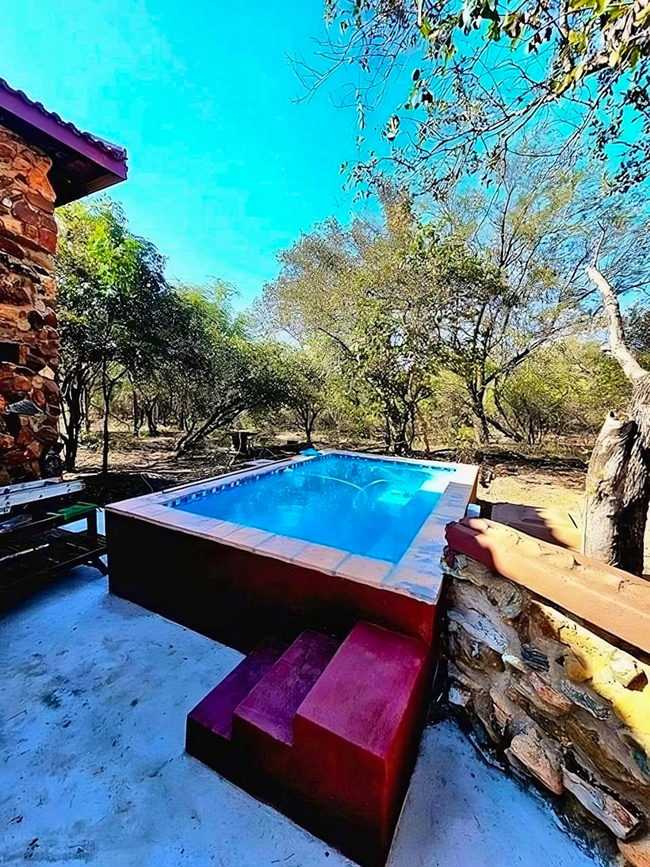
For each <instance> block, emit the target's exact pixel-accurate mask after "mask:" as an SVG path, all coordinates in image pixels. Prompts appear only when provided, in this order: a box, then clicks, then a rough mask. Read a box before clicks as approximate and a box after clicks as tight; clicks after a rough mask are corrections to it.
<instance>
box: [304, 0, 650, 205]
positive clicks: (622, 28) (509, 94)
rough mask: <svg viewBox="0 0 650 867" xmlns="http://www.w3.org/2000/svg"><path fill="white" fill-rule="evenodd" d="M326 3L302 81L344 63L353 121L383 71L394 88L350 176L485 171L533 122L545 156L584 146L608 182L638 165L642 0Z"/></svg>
mask: <svg viewBox="0 0 650 867" xmlns="http://www.w3.org/2000/svg"><path fill="white" fill-rule="evenodd" d="M325 9H326V18H327V21H328V22H329V24H330V25H331V29H330V34H331V35H330V38H329V40H328V41H327V42H326V43H324V44H321V46H320V50H319V52H318V53H319V56H320V57H321V58H324V59H325V62H326V67H325V69H324V70H316V69H313V68H310V67H309V66H308V65H307V64H305V63H304V61H301V62H299V63H296V67H297V69H298V71H299V74H300V75H301V77H302V78H303V80H304V81H305V83H306V84H307V86H308V87H309V88H312V87H317V86H320V85H321V84H323V83H324V82H325V81H328V80H331V79H332V76H333V75H334V74H335V73H338V72H341V73H342V74H344V75H345V74H346V73H347V72H348V71H349V70H350V69H351V68H353V69H354V77H351V78H350V79H349V80H347V79H346V80H345V82H344V83H343V85H342V90H343V95H342V101H343V102H344V103H345V104H351V105H354V106H355V107H356V108H357V111H358V113H359V115H360V117H361V119H362V122H363V121H364V119H365V117H366V115H368V114H369V113H370V112H371V111H372V110H373V109H374V108H375V106H376V105H377V103H379V102H381V100H382V98H383V97H384V96H385V94H386V93H387V92H393V91H394V88H391V87H389V84H390V82H391V81H394V82H396V85H395V86H400V85H401V86H402V87H403V88H404V91H405V92H404V97H403V98H402V100H401V105H400V106H399V108H397V110H396V111H392V110H391V116H390V119H389V120H388V122H387V124H386V126H385V128H384V138H385V140H386V141H387V143H388V144H389V146H390V149H389V150H388V151H387V152H385V153H380V154H377V153H376V152H374V151H370V153H369V154H368V157H367V159H365V160H363V161H362V162H360V163H358V164H356V165H355V166H354V168H353V170H352V179H353V180H354V181H367V180H372V178H373V176H374V175H375V173H376V172H377V171H378V170H379V171H381V170H382V168H383V166H384V165H387V164H389V165H391V167H392V168H393V169H395V170H396V171H398V172H399V173H400V175H401V180H402V182H405V183H407V184H408V185H409V186H414V187H417V188H418V189H423V190H425V191H427V192H431V191H438V192H439V191H441V190H444V189H447V188H449V187H450V186H453V185H454V184H455V183H456V181H457V180H458V178H459V177H460V176H461V175H462V174H463V173H465V172H467V171H469V172H475V171H481V172H485V171H487V172H489V171H490V170H491V169H492V168H493V167H494V166H495V164H497V163H498V161H499V160H500V159H501V158H502V157H503V155H504V154H505V153H507V152H508V151H512V150H516V149H517V146H518V144H519V143H520V136H521V133H522V131H524V132H525V131H530V130H531V128H533V127H537V128H538V129H539V127H540V126H544V127H545V128H546V130H547V135H546V141H545V143H544V146H543V147H542V148H541V152H545V153H547V154H548V155H549V156H552V157H554V158H558V157H562V156H563V155H564V154H565V153H566V152H567V150H568V149H571V148H578V149H584V150H587V149H588V150H595V151H596V152H597V153H598V154H599V155H600V156H602V157H605V156H607V158H608V160H609V161H610V163H615V168H614V171H613V172H612V174H613V175H614V176H615V181H616V183H617V185H618V186H619V188H628V187H629V186H630V185H632V184H634V183H636V182H638V181H639V180H640V179H642V178H644V177H645V176H646V175H647V171H648V169H647V166H648V156H649V154H650V135H649V133H650V98H649V93H648V72H649V55H650V6H649V5H648V3H647V0H622V2H614V0H558V2H557V3H553V4H549V3H547V2H545V0H524V2H508V0H506V2H504V3H499V4H497V3H496V2H493V0H486V2H481V3H471V2H465V3H463V2H460V0H389V2H384V0H326V3H325ZM336 25H338V30H339V33H336V32H335V31H334V27H335V26H336ZM406 64H409V65H410V66H411V70H412V75H411V76H409V78H410V82H409V85H408V86H407V85H406V82H405V75H404V67H405V65H406ZM406 91H408V93H406ZM537 152H538V153H539V152H540V150H539V149H538V151H537Z"/></svg>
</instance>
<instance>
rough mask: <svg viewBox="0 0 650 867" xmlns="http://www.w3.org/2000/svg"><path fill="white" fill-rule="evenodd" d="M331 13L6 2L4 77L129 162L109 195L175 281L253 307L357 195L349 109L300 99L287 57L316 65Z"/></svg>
mask: <svg viewBox="0 0 650 867" xmlns="http://www.w3.org/2000/svg"><path fill="white" fill-rule="evenodd" d="M322 15H323V3H322V0H306V2H304V3H296V2H295V0H273V2H268V0H247V2H245V3H226V2H223V0H221V2H219V0H211V2H210V0H186V2H179V0H146V2H145V0H130V2H128V3H124V2H123V0H65V2H62V3H53V2H52V0H27V2H25V0H5V2H4V3H3V9H2V23H1V24H0V28H1V30H2V46H3V52H2V54H3V58H2V68H1V69H0V75H2V76H3V77H4V78H6V79H7V81H8V82H9V83H10V84H11V85H12V86H13V87H18V88H21V89H23V90H25V91H26V92H27V94H28V95H29V96H30V97H32V98H33V99H38V100H40V101H41V102H43V103H44V104H45V106H46V107H47V108H49V109H51V110H53V111H57V112H58V113H59V114H61V115H62V116H63V117H64V118H65V119H66V120H71V121H73V122H74V123H76V124H77V125H78V126H80V127H81V128H83V129H87V130H89V131H90V132H93V133H96V134H97V135H101V136H103V137H104V138H108V139H110V140H112V141H115V142H117V143H119V144H121V145H123V146H125V147H126V148H127V149H128V152H129V167H130V168H129V180H128V181H127V182H126V183H125V184H122V185H121V186H119V187H115V188H114V189H113V191H112V195H113V196H114V197H115V198H116V199H118V200H120V201H121V202H122V203H123V204H124V207H125V210H126V213H127V216H128V218H129V221H130V223H131V226H132V228H133V230H134V231H136V232H138V233H139V234H142V235H145V236H146V237H148V238H150V239H151V240H153V241H154V243H156V244H157V245H158V247H159V249H160V250H161V252H162V253H164V254H165V255H166V256H167V257H168V274H169V276H170V277H171V278H175V279H179V280H184V281H190V282H198V283H202V282H205V281H207V280H209V279H210V278H211V277H221V278H224V279H226V280H229V281H232V282H233V283H235V284H236V285H237V286H238V288H239V290H240V292H241V296H240V302H239V303H240V304H242V305H247V304H248V303H250V301H251V300H252V298H253V297H254V296H255V295H256V294H257V293H259V292H260V290H261V287H262V285H263V283H264V281H265V280H268V279H270V278H272V277H273V276H274V274H275V273H276V272H277V265H276V259H275V252H276V250H278V249H281V248H283V247H286V246H288V245H289V244H290V243H291V242H292V241H293V240H294V239H295V238H297V237H298V235H299V233H300V232H301V230H306V229H308V228H309V227H310V226H311V225H312V224H313V223H315V222H317V221H319V220H323V219H324V218H326V217H327V216H329V215H330V214H336V215H337V216H339V217H340V218H341V219H343V220H346V219H347V218H348V216H349V213H350V207H351V202H352V196H351V194H349V193H345V192H344V191H343V189H342V176H341V175H340V174H339V167H340V164H341V162H343V161H344V160H346V159H350V158H354V156H355V153H356V147H355V138H356V135H357V132H358V130H357V128H356V118H355V113H354V111H350V110H341V109H338V108H336V107H334V105H332V103H331V101H330V99H329V95H328V94H327V93H325V92H323V93H320V94H318V95H317V96H316V97H315V98H314V99H313V100H312V101H311V102H310V103H305V102H302V103H298V104H296V103H295V102H293V101H292V100H293V98H295V97H296V96H298V95H299V94H300V93H301V92H302V91H301V88H300V85H299V82H298V80H297V78H296V76H295V74H294V72H293V70H292V69H291V68H290V66H289V65H288V63H287V60H286V55H287V54H292V55H293V54H295V53H296V52H298V51H300V52H302V53H303V54H304V55H305V56H308V55H309V54H310V53H311V52H313V51H314V45H313V43H312V41H311V38H312V37H313V36H315V35H316V36H317V35H319V34H321V35H323V34H324V33H325V26H324V22H323V17H322Z"/></svg>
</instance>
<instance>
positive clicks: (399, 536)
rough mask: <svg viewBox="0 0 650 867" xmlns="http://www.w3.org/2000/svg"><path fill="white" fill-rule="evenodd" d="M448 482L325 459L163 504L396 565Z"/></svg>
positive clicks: (370, 462)
mask: <svg viewBox="0 0 650 867" xmlns="http://www.w3.org/2000/svg"><path fill="white" fill-rule="evenodd" d="M453 475H454V469H453V468H451V467H445V466H436V467H430V466H426V465H424V464H417V463H412V464H411V463H406V462H402V461H390V460H378V459H376V458H374V459H373V458H368V457H359V456H356V455H355V456H352V455H345V454H324V455H321V456H318V457H314V458H311V459H310V460H308V461H303V462H299V463H294V464H290V465H288V466H285V467H282V468H281V469H280V470H279V471H278V472H269V473H266V474H263V475H260V476H253V477H249V478H246V479H244V480H236V481H235V483H234V484H226V485H222V486H219V487H216V488H215V489H214V490H208V491H204V492H202V493H201V495H200V496H198V497H197V496H192V495H189V496H187V497H180V498H178V499H176V500H172V501H171V502H170V503H169V505H170V506H171V507H172V508H176V509H182V510H183V511H186V512H191V513H193V514H195V515H202V516H204V517H210V518H218V519H220V520H222V521H234V522H235V523H237V524H241V525H243V526H246V527H255V528H256V529H258V530H267V531H268V532H269V533H273V534H276V535H282V536H289V537H291V538H295V539H302V540H304V541H306V542H315V543H317V544H320V545H328V546H330V547H333V548H340V549H341V550H343V551H349V552H350V553H352V554H363V555H365V556H367V557H374V558H377V559H378V560H385V561H387V562H389V563H397V562H398V561H399V560H400V558H401V557H402V555H403V554H404V552H405V551H406V549H407V548H408V547H409V545H410V543H411V542H412V541H413V539H414V537H415V536H416V534H417V532H418V531H419V529H420V527H421V526H422V524H423V523H424V520H425V518H427V517H428V516H429V515H430V513H431V512H432V511H433V509H434V508H435V506H436V503H437V502H438V500H439V499H440V496H441V494H442V493H443V492H444V490H445V488H446V487H447V484H448V483H449V481H450V480H451V478H452V477H453Z"/></svg>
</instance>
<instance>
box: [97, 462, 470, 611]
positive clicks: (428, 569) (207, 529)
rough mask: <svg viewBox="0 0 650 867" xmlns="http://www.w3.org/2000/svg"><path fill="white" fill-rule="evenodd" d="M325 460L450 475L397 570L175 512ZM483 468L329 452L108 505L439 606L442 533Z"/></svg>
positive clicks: (290, 539) (464, 506)
mask: <svg viewBox="0 0 650 867" xmlns="http://www.w3.org/2000/svg"><path fill="white" fill-rule="evenodd" d="M326 455H340V456H344V457H350V458H357V459H362V460H368V459H370V460H377V461H388V462H391V463H410V464H415V465H420V466H426V467H430V468H432V469H440V470H447V471H452V472H450V481H449V483H448V484H447V487H446V488H445V490H444V492H443V493H442V495H441V497H440V499H439V500H438V502H437V503H436V505H435V506H434V508H433V510H432V511H431V513H430V514H429V516H428V517H427V518H426V520H425V521H424V524H423V525H422V527H421V528H420V530H419V532H418V533H417V535H416V536H415V538H414V540H413V542H412V543H411V545H410V547H409V548H408V549H407V551H406V552H405V553H404V555H403V556H402V558H401V559H400V560H399V561H398V562H397V563H395V564H393V563H388V562H386V561H385V560H377V559H374V558H372V557H365V556H363V555H360V554H351V553H350V552H348V551H344V550H341V549H338V548H331V547H328V546H326V545H319V544H315V543H312V542H306V541H303V540H302V539H297V538H294V537H289V536H281V535H276V534H272V533H269V532H267V531H264V530H257V529H255V528H253V527H246V526H242V525H240V524H235V523H232V522H230V521H223V520H220V519H218V518H209V517H205V516H202V515H196V514H193V513H192V512H186V511H183V510H182V509H179V508H173V506H177V505H180V504H181V503H182V502H187V501H190V500H193V499H198V498H199V497H201V496H205V495H207V494H209V493H213V492H214V491H216V490H218V489H219V488H222V487H227V486H234V485H238V484H242V483H243V482H245V481H254V480H255V479H256V478H259V477H260V476H263V475H268V474H272V473H278V472H280V471H282V470H284V469H286V468H287V467H290V466H292V465H296V464H298V463H303V462H305V461H314V460H319V459H320V458H322V457H325V456H326ZM477 479H478V467H477V466H473V465H470V464H456V463H446V462H445V463H443V462H440V461H423V460H417V459H414V458H396V457H388V456H384V455H373V454H365V453H361V452H348V451H341V450H336V449H328V450H323V451H322V452H319V454H318V455H316V456H312V455H300V456H298V457H295V458H289V459H287V460H284V461H277V462H274V463H272V464H269V465H268V466H267V467H255V468H251V469H242V470H237V471H234V472H231V473H225V474H223V475H221V476H216V477H214V478H210V479H202V480H201V481H198V482H194V483H191V484H188V485H182V486H179V487H177V488H171V489H167V490H164V491H159V492H157V493H152V494H145V495H144V496H141V497H135V498H133V499H130V500H124V501H122V502H120V503H114V504H112V505H110V506H107V511H108V512H110V513H113V514H116V515H123V516H125V517H132V518H138V519H140V520H144V521H147V522H149V523H152V524H155V525H158V526H162V527H167V528H169V529H171V530H178V531H180V532H184V533H188V534H190V535H194V536H197V537H199V538H202V539H208V540H211V541H214V542H218V543H220V544H223V545H228V546H231V547H234V548H239V549H241V550H244V551H249V552H253V553H255V554H259V555H262V556H265V557H271V558H274V559H277V560H283V561H285V562H289V563H294V564H296V565H298V566H302V567H305V568H308V569H313V570H315V571H317V572H323V573H325V574H327V575H333V576H336V577H340V578H344V579H347V580H349V581H356V582H358V583H362V584H366V585H369V586H374V587H377V588H381V589H383V590H390V591H393V592H396V593H402V594H404V595H407V596H410V597H411V598H414V599H417V600H419V601H422V602H428V603H429V604H433V605H435V604H436V603H437V602H438V599H439V596H440V591H441V587H442V572H441V569H440V558H441V556H442V552H443V550H444V547H445V544H446V543H445V527H446V525H447V524H448V523H450V522H451V521H457V520H459V519H460V518H462V517H463V516H464V515H465V511H466V509H467V506H468V504H469V503H470V502H472V501H473V499H474V498H475V496H476V485H477Z"/></svg>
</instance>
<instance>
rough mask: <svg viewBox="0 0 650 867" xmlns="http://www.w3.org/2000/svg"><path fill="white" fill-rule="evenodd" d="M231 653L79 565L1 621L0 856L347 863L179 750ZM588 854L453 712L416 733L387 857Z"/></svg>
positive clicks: (469, 864)
mask: <svg viewBox="0 0 650 867" xmlns="http://www.w3.org/2000/svg"><path fill="white" fill-rule="evenodd" d="M240 658H241V657H240V654H239V653H237V652H236V651H234V650H231V649H229V648H227V647H224V646H222V645H219V644H216V643H215V642H213V641H211V640H209V639H207V638H204V637H203V636H201V635H197V634H196V633H193V632H191V631H189V630H187V629H184V628H183V627H180V626H177V625H176V624H173V623H170V622H169V621H167V620H164V619H163V618H161V617H158V616H157V615H155V614H151V613H150V612H148V611H146V610H144V609H142V608H140V607H138V606H137V605H133V604H131V603H129V602H126V601H124V600H121V599H118V598H116V597H113V596H111V595H110V594H109V593H108V591H107V584H106V581H105V579H102V578H101V577H99V573H98V572H96V571H95V570H93V569H87V568H79V569H76V570H74V572H72V573H71V574H70V576H69V577H67V578H66V579H64V580H62V581H61V582H60V583H59V584H57V585H56V586H54V587H52V588H50V589H48V590H46V591H44V592H43V593H41V594H39V595H37V596H35V597H33V598H32V599H30V600H29V601H27V602H26V603H24V604H23V605H21V606H20V607H18V608H15V609H13V610H12V611H11V612H9V613H8V614H6V615H5V616H4V617H3V618H2V619H0V659H1V660H2V677H1V678H0V718H2V720H3V721H4V722H3V728H2V741H1V742H2V759H1V762H0V864H3V865H5V864H6V865H10V864H17V863H22V862H23V861H32V862H34V863H39V862H41V863H43V862H44V863H47V864H50V865H61V867H63V865H74V864H79V863H82V864H83V863H87V864H91V865H95V867H104V865H105V867H167V865H169V867H181V865H225V867H260V865H287V867H320V865H327V867H341V865H346V864H349V863H350V862H348V861H347V860H346V859H345V858H343V857H342V856H341V855H339V854H338V853H336V852H334V851H332V850H331V849H330V848H329V847H327V846H326V845H325V844H324V843H322V842H321V841H320V840H317V839H316V838H314V837H312V836H311V835H310V834H308V833H307V832H305V831H303V830H302V829H300V828H298V827H297V826H296V825H294V824H292V823H291V822H290V821H289V820H288V819H286V818H285V817H283V816H281V815H280V814H279V813H277V812H275V811H274V810H273V809H271V808H270V807H268V806H266V805H265V804H261V803H259V802H257V801H255V800H253V799H252V798H250V797H249V796H248V795H247V794H245V793H244V792H242V791H240V790H239V789H237V788H235V787H234V786H232V785H231V784H230V783H228V782H226V781H224V780H222V779H221V778H220V777H219V776H218V775H217V774H215V773H214V772H212V771H211V770H210V769H208V768H207V767H205V766H203V765H202V764H201V763H200V762H198V761H196V760H195V759H193V758H191V757H190V756H188V755H186V754H185V753H184V751H183V742H184V725H185V716H186V714H187V712H188V710H189V709H190V708H192V707H193V706H194V704H195V703H196V702H197V701H198V700H199V699H200V698H201V697H202V696H203V695H204V694H205V693H206V692H207V691H208V690H209V689H210V688H211V687H213V686H214V685H215V683H217V681H218V680H220V679H221V678H222V677H223V676H224V675H225V674H226V673H227V672H228V671H230V669H232V668H233V667H234V666H235V665H236V664H237V662H238V660H239V659H240ZM594 863H595V861H594V859H593V857H591V856H590V855H589V854H586V853H585V852H583V851H582V850H581V849H580V848H579V847H578V846H577V845H576V844H575V843H574V842H573V840H572V839H571V838H570V837H569V836H567V835H566V834H565V833H564V832H563V831H562V830H561V829H560V828H559V827H558V826H557V824H556V822H555V819H554V817H553V815H552V813H551V812H550V811H549V810H548V809H547V808H546V806H545V805H544V804H543V803H540V802H539V801H538V800H537V799H536V798H535V797H533V796H532V795H530V794H528V793H526V792H524V791H523V790H521V789H520V788H519V787H518V786H517V784H516V783H515V782H514V781H513V780H511V779H509V778H507V777H505V776H503V775H502V774H501V773H500V772H499V771H497V770H495V769H493V768H491V767H489V766H487V765H486V764H485V763H483V762H482V760H481V759H480V758H479V757H478V756H477V754H476V753H475V751H474V749H473V747H472V746H471V744H470V743H469V742H468V741H467V740H466V738H465V737H464V735H462V734H461V733H460V731H459V730H458V729H457V728H456V727H455V725H454V724H453V723H451V722H444V723H441V724H439V725H437V726H435V727H431V728H429V729H428V730H427V731H426V733H425V736H424V739H423V743H422V749H421V754H420V758H419V761H418V765H417V768H416V771H415V774H414V777H413V782H412V784H411V789H410V791H409V795H408V798H407V802H406V805H405V809H404V812H403V815H402V819H401V822H400V826H399V828H398V832H397V835H396V838H395V842H394V845H393V849H392V852H391V856H390V860H389V864H390V865H391V867H420V865H421V867H434V865H438V867H461V865H462V867H496V865H511V864H516V865H523V867H533V865H542V864H543V865H546V867H565V865H566V867H569V865H571V867H583V865H590V864H594Z"/></svg>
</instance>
